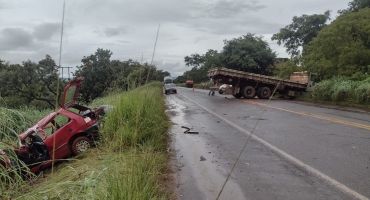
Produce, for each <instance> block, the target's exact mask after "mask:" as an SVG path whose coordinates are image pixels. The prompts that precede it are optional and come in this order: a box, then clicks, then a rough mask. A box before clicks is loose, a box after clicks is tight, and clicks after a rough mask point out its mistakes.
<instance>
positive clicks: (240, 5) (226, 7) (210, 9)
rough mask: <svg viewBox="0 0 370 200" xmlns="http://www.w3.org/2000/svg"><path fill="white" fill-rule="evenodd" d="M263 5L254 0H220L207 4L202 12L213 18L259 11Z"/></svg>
mask: <svg viewBox="0 0 370 200" xmlns="http://www.w3.org/2000/svg"><path fill="white" fill-rule="evenodd" d="M265 7H266V6H263V5H258V4H257V3H256V1H252V2H251V3H248V2H246V1H245V0H238V1H235V0H232V1H225V0H222V1H219V2H217V3H216V4H211V5H208V6H207V8H206V12H204V13H208V14H209V16H210V17H213V18H231V17H234V16H235V15H238V14H242V13H248V12H255V11H259V10H261V9H263V8H265Z"/></svg>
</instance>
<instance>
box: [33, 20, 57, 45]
mask: <svg viewBox="0 0 370 200" xmlns="http://www.w3.org/2000/svg"><path fill="white" fill-rule="evenodd" d="M60 26H61V25H60V24H59V23H43V24H40V25H38V26H36V27H35V29H34V31H33V36H34V37H35V38H36V39H37V40H42V41H45V40H49V39H51V38H52V37H53V36H54V35H55V34H56V33H58V32H59V31H60V28H61V27H60Z"/></svg>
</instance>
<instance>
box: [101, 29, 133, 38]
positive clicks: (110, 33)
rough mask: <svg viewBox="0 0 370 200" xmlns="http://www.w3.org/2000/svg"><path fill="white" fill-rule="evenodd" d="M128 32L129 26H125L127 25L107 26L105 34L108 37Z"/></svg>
mask: <svg viewBox="0 0 370 200" xmlns="http://www.w3.org/2000/svg"><path fill="white" fill-rule="evenodd" d="M127 32H128V31H127V28H125V27H117V28H106V29H105V30H104V34H105V35H106V36H107V37H112V36H116V35H120V34H126V33H127Z"/></svg>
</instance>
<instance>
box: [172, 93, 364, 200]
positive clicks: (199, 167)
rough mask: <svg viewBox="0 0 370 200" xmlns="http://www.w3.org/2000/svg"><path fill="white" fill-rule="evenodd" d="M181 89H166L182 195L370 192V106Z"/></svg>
mask: <svg viewBox="0 0 370 200" xmlns="http://www.w3.org/2000/svg"><path fill="white" fill-rule="evenodd" d="M178 93H179V94H171V95H166V96H165V97H166V102H167V106H168V114H169V116H171V120H172V121H173V122H174V125H173V128H172V130H171V132H170V134H171V135H172V138H173V142H172V148H171V149H172V151H173V152H174V153H175V155H176V156H175V168H176V169H175V170H176V172H177V174H178V190H179V193H180V194H179V196H180V199H217V198H218V197H219V199H368V198H369V197H370V190H369V188H370V169H369V167H370V145H369V144H370V115H369V113H367V112H363V111H361V110H358V111H356V110H353V109H351V110H347V109H343V108H338V107H327V106H324V107H322V106H317V105H313V104H308V103H299V102H292V101H285V100H271V101H268V100H260V99H251V100H245V99H235V98H233V97H232V96H230V95H219V94H216V95H215V96H208V95H207V94H208V91H207V90H199V89H195V91H192V90H191V89H189V88H178ZM181 126H186V127H189V128H190V129H191V131H197V132H199V134H184V133H183V132H184V131H185V130H186V129H184V128H181ZM250 132H253V134H252V135H251V137H249V139H248V136H249V134H250ZM247 140H248V142H247V143H246V141H247ZM245 144H246V146H245V149H244V151H243V152H242V153H241V150H242V149H243V146H244V145H245ZM240 153H241V155H240V159H239V161H238V162H237V163H236V164H235V168H234V170H233V172H232V173H231V175H230V178H229V179H228V181H227V183H226V185H225V187H224V189H223V191H222V193H221V194H220V191H221V188H222V186H223V184H224V182H225V180H226V178H227V176H228V174H229V172H230V171H231V169H232V167H233V166H234V163H235V161H236V160H237V157H238V156H239V154H240ZM219 194H220V196H219Z"/></svg>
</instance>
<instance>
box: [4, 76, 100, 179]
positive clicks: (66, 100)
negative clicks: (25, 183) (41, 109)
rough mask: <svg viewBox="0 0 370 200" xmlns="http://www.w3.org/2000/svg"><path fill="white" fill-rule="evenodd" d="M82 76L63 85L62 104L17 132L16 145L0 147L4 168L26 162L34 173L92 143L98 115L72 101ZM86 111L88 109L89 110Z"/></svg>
mask: <svg viewBox="0 0 370 200" xmlns="http://www.w3.org/2000/svg"><path fill="white" fill-rule="evenodd" d="M83 79H84V78H83V77H79V78H76V79H74V80H73V81H71V82H70V83H69V84H68V85H67V86H66V87H65V88H64V94H63V99H62V106H61V108H60V109H59V110H57V111H56V112H52V113H50V114H49V115H47V116H46V117H45V118H43V119H42V120H40V121H39V122H37V123H36V124H35V125H33V126H32V127H30V128H28V129H27V130H26V131H24V132H23V133H21V134H20V135H19V145H18V147H16V146H13V148H8V149H3V150H0V163H2V164H3V165H4V166H5V167H6V168H10V167H21V166H24V165H26V166H27V167H28V168H29V169H30V171H31V172H33V173H35V172H37V171H39V170H43V169H45V168H47V167H49V166H51V164H52V161H53V160H54V161H55V162H57V161H60V160H61V159H65V158H67V157H68V156H70V155H78V154H80V153H82V152H84V151H86V150H87V149H89V148H90V147H92V145H94V141H96V140H97V139H98V137H99V134H98V126H99V123H100V119H99V116H97V114H96V113H95V112H92V111H91V110H90V109H89V108H87V107H85V106H82V105H78V104H76V98H77V95H78V92H79V90H80V87H81V84H82V80H83ZM89 111H90V112H89Z"/></svg>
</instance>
